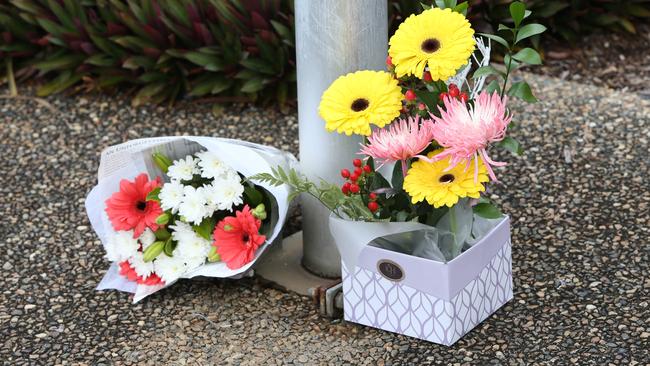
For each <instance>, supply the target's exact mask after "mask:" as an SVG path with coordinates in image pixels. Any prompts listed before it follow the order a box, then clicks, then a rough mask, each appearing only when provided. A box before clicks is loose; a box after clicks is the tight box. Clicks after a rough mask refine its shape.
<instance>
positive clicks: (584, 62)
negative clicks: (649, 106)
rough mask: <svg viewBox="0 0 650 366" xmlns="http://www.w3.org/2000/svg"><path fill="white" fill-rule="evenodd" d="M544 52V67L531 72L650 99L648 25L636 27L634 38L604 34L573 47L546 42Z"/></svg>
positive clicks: (590, 36) (585, 38)
mask: <svg viewBox="0 0 650 366" xmlns="http://www.w3.org/2000/svg"><path fill="white" fill-rule="evenodd" d="M544 51H545V54H544V56H545V58H544V66H542V67H533V68H531V71H532V72H535V73H540V74H545V75H551V76H557V77H559V78H561V79H566V80H572V81H577V82H580V83H589V84H594V85H598V86H603V87H608V88H613V89H617V90H620V91H633V92H636V93H638V94H639V95H640V96H642V97H643V98H645V99H650V56H649V55H648V52H650V24H638V25H637V34H630V33H623V32H607V31H605V30H603V31H600V32H597V33H594V34H591V35H588V36H585V37H583V38H582V39H580V40H579V41H578V42H577V43H576V44H574V45H569V44H567V43H566V42H560V41H553V40H552V39H548V38H547V44H546V45H545V46H544Z"/></svg>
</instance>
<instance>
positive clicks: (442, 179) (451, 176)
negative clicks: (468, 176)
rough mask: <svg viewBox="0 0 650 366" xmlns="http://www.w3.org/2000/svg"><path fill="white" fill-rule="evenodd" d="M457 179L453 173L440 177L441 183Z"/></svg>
mask: <svg viewBox="0 0 650 366" xmlns="http://www.w3.org/2000/svg"><path fill="white" fill-rule="evenodd" d="M454 179H456V177H454V175H453V174H445V175H443V176H442V177H440V178H439V179H438V181H439V182H440V183H451V182H453V181H454Z"/></svg>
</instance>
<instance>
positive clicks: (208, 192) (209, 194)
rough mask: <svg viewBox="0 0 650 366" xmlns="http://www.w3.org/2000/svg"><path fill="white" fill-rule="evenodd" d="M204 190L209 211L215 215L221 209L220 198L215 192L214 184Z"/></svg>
mask: <svg viewBox="0 0 650 366" xmlns="http://www.w3.org/2000/svg"><path fill="white" fill-rule="evenodd" d="M203 189H204V191H203V195H204V196H205V202H206V204H207V205H208V211H210V214H213V213H214V212H215V211H217V210H218V209H219V202H218V201H217V198H218V196H217V194H216V192H215V187H214V183H212V184H210V185H205V186H203Z"/></svg>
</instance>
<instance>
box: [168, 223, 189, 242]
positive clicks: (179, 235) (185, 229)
mask: <svg viewBox="0 0 650 366" xmlns="http://www.w3.org/2000/svg"><path fill="white" fill-rule="evenodd" d="M169 228H170V229H172V239H174V240H175V241H180V240H182V239H183V238H184V237H186V236H188V235H193V234H194V230H192V226H191V225H189V224H187V223H185V222H183V221H176V222H175V223H174V225H169Z"/></svg>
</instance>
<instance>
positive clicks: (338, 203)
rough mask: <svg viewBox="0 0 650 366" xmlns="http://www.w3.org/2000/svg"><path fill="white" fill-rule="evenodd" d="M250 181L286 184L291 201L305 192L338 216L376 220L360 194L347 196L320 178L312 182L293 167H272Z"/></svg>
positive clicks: (275, 184) (250, 178) (278, 184)
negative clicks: (289, 189) (285, 168)
mask: <svg viewBox="0 0 650 366" xmlns="http://www.w3.org/2000/svg"><path fill="white" fill-rule="evenodd" d="M248 179H249V180H250V181H259V182H266V183H269V184H271V185H274V186H280V185H282V184H286V185H288V186H289V187H291V188H292V189H293V192H292V193H291V194H290V195H289V201H292V200H293V199H294V198H296V197H297V196H298V195H299V194H301V193H306V194H308V195H310V196H312V197H314V198H316V199H317V200H319V201H320V202H321V203H322V204H323V206H325V207H327V208H328V209H329V210H330V211H331V212H333V213H334V214H335V215H336V216H337V217H339V218H346V219H351V220H362V221H376V218H375V217H374V216H373V214H372V212H370V210H369V209H368V207H366V205H365V204H364V202H363V200H362V199H361V196H359V195H350V196H347V195H345V194H343V192H341V188H339V187H337V186H335V185H334V184H330V183H328V182H326V181H324V180H321V182H320V184H319V185H316V184H314V183H313V182H311V181H310V180H309V179H307V178H306V177H305V176H304V175H302V174H300V173H299V172H297V171H296V170H295V169H289V170H288V171H285V170H284V169H282V167H276V168H272V172H271V173H260V174H257V175H254V176H252V177H249V178H248Z"/></svg>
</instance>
